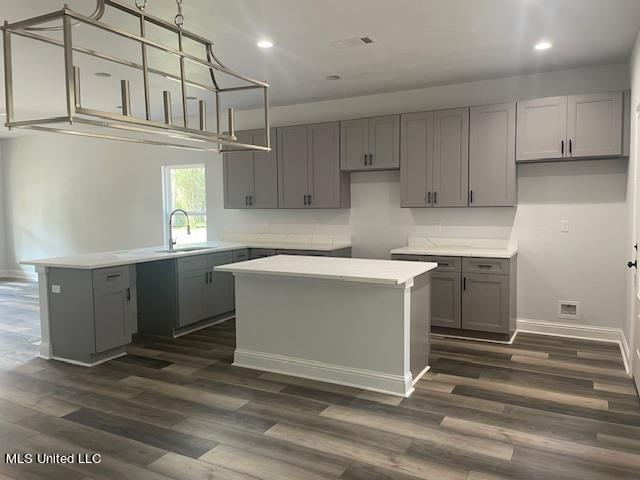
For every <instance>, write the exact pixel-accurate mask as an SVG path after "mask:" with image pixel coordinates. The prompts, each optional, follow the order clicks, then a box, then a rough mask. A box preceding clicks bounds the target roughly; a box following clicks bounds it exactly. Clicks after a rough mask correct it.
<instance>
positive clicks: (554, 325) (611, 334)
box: [518, 318, 630, 373]
mask: <svg viewBox="0 0 640 480" xmlns="http://www.w3.org/2000/svg"><path fill="white" fill-rule="evenodd" d="M518 332H527V333H537V334H539V335H552V336H556V337H568V338H579V339H583V340H595V341H598V342H610V343H616V344H618V346H619V347H620V353H621V354H622V360H623V362H624V368H625V370H626V371H627V373H630V368H629V364H630V362H629V355H630V352H629V344H628V343H627V338H626V337H625V335H624V331H623V330H622V329H620V328H610V327H596V326H593V325H574V324H570V323H559V322H548V321H545V320H531V319H528V318H519V319H518Z"/></svg>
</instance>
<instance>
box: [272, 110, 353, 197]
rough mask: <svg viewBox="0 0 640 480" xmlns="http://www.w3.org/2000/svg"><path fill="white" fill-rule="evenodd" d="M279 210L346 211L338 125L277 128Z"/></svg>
mask: <svg viewBox="0 0 640 480" xmlns="http://www.w3.org/2000/svg"><path fill="white" fill-rule="evenodd" d="M278 179H279V180H278V183H279V197H280V198H279V205H280V208H348V207H349V205H350V177H349V174H348V173H344V172H341V171H340V125H339V123H338V122H330V123H319V124H313V125H301V126H295V127H284V128H278Z"/></svg>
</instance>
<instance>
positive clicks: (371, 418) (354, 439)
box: [0, 282, 640, 480]
mask: <svg viewBox="0 0 640 480" xmlns="http://www.w3.org/2000/svg"><path fill="white" fill-rule="evenodd" d="M35 297H36V292H35V290H34V286H33V285H32V284H28V283H27V284H25V283H20V282H1V283H0V348H2V350H0V357H2V361H1V363H0V365H1V367H0V445H1V450H2V452H3V454H4V453H6V452H15V453H20V452H22V453H94V452H97V453H100V454H101V455H102V462H101V463H100V464H97V465H96V464H78V463H75V464H66V465H36V464H31V465H10V464H7V463H5V462H4V458H3V459H2V461H1V462H0V480H4V479H43V478H46V479H64V480H74V479H78V480H88V479H93V480H101V479H125V478H130V479H136V480H138V479H143V480H144V479H230V480H241V479H245V480H247V479H264V480H287V479H298V480H320V479H325V480H326V479H338V478H339V479H344V480H383V479H384V480H389V479H401V480H412V479H413V480H416V479H434V480H458V479H459V480H492V479H494V480H495V479H513V480H525V479H544V480H554V479H567V480H569V479H571V480H589V479H625V480H632V479H640V401H639V400H638V396H637V394H636V391H635V388H634V386H633V383H632V381H631V379H630V378H629V377H628V376H627V375H626V373H625V371H624V367H623V364H622V359H621V356H620V352H619V351H618V347H617V346H615V345H611V344H606V343H597V342H589V341H582V340H571V339H563V338H555V337H547V336H537V335H531V334H520V335H518V337H517V339H516V341H515V343H514V344H513V345H510V346H506V345H495V344H489V343H480V342H471V341H461V340H448V339H439V338H434V339H433V354H432V357H431V364H432V369H431V371H430V372H428V373H427V375H426V376H425V377H424V379H423V380H421V381H420V382H418V384H417V389H416V392H415V393H414V394H413V395H412V396H411V397H410V398H408V399H402V398H398V397H392V396H387V395H383V394H378V393H372V392H367V391H362V390H357V389H353V388H347V387H341V386H336V385H329V384H324V383H320V382H315V381H310V380H303V379H298V378H292V377H286V376H282V375H277V374H271V373H262V372H258V371H253V370H247V369H241V368H237V367H233V366H231V364H230V362H231V358H232V353H233V347H234V323H233V322H231V321H230V322H226V323H224V324H221V325H217V326H214V327H210V328H207V329H205V330H201V331H199V332H196V333H192V334H189V335H187V336H184V337H182V338H179V339H167V338H160V337H155V338H151V337H140V338H138V339H137V340H136V342H135V343H134V344H133V345H131V347H130V348H129V355H128V356H126V357H122V358H119V359H117V360H112V361H110V362H108V363H105V364H103V365H100V366H98V367H95V368H92V369H86V368H82V367H77V366H73V365H67V364H64V363H60V362H55V361H50V362H47V361H44V360H40V359H36V358H33V357H34V356H35V352H36V348H33V347H34V341H37V330H34V328H36V329H37V327H38V320H37V315H38V310H37V306H36V304H35V300H36V298H35Z"/></svg>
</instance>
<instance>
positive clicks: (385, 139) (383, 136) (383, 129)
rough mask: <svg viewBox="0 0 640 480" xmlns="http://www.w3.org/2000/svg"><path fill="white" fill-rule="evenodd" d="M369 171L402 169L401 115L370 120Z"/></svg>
mask: <svg viewBox="0 0 640 480" xmlns="http://www.w3.org/2000/svg"><path fill="white" fill-rule="evenodd" d="M368 167H369V169H372V170H392V169H397V168H400V115H387V116H384V117H373V118H370V119H369V162H368Z"/></svg>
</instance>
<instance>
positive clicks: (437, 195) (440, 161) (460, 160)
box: [432, 108, 469, 207]
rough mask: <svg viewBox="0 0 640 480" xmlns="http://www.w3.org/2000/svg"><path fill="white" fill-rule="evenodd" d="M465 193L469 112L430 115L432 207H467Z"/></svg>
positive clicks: (454, 110)
mask: <svg viewBox="0 0 640 480" xmlns="http://www.w3.org/2000/svg"><path fill="white" fill-rule="evenodd" d="M468 193H469V109H468V108H455V109H451V110H440V111H437V112H435V113H434V129H433V195H432V197H433V206H434V207H464V206H467V204H468V202H467V197H468Z"/></svg>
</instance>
